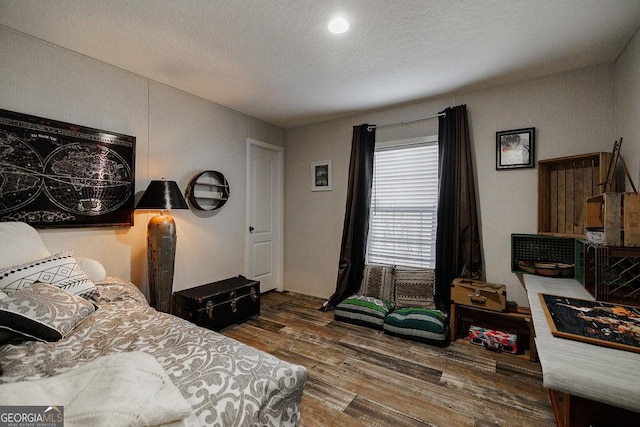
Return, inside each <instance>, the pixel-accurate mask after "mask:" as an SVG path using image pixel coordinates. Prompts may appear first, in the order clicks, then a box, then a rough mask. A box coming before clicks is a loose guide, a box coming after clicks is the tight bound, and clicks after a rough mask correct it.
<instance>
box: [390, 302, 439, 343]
mask: <svg viewBox="0 0 640 427" xmlns="http://www.w3.org/2000/svg"><path fill="white" fill-rule="evenodd" d="M383 329H384V331H385V332H388V333H390V334H393V335H398V336H400V337H403V338H410V339H418V340H426V341H437V342H442V341H445V340H446V339H447V335H448V334H447V332H448V329H449V328H448V321H447V315H446V314H444V313H443V312H441V311H440V310H432V309H428V308H422V307H407V308H399V309H397V310H395V311H394V312H392V313H390V314H388V315H387V317H385V319H384V325H383Z"/></svg>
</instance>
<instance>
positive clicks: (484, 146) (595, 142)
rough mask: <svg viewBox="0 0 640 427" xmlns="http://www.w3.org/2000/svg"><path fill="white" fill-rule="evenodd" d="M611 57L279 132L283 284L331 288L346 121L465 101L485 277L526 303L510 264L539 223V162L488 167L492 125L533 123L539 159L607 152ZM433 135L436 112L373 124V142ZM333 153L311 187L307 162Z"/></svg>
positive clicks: (313, 290) (307, 289)
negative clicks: (518, 244) (323, 188)
mask: <svg viewBox="0 0 640 427" xmlns="http://www.w3.org/2000/svg"><path fill="white" fill-rule="evenodd" d="M613 75H614V67H613V64H607V65H601V66H597V67H591V68H586V69H582V70H578V71H574V72H569V73H563V74H557V75H552V76H548V77H544V78H539V79H534V80H527V81H524V82H520V83H515V84H510V85H507V86H502V87H498V88H495V89H491V90H484V91H478V92H471V93H466V94H458V95H455V96H453V95H452V96H449V97H444V98H441V99H438V100H434V101H427V102H422V103H418V104H415V105H411V106H405V107H401V108H392V109H388V110H384V111H378V112H375V113H371V114H366V115H360V116H356V117H353V118H350V119H345V120H337V121H332V122H327V123H322V124H319V125H313V126H307V127H301V128H296V129H291V130H287V131H286V161H285V182H286V185H285V198H286V208H285V211H286V212H285V289H287V290H291V291H296V292H300V293H305V294H310V295H316V296H321V297H328V296H330V295H331V294H332V293H333V291H334V289H335V281H336V274H337V265H338V257H339V252H340V240H341V235H342V222H343V219H344V217H343V216H344V206H345V202H346V201H345V197H346V187H347V173H348V168H349V156H350V148H351V132H352V126H353V125H357V124H360V123H364V122H368V123H376V124H384V123H392V122H399V121H402V120H409V119H412V118H418V117H424V116H428V115H431V114H434V113H437V112H438V111H441V110H442V109H444V108H445V107H447V106H453V105H459V104H466V105H467V109H468V112H469V122H470V123H469V125H470V128H471V139H472V143H473V148H472V149H473V154H474V156H473V157H474V161H475V168H476V175H477V191H478V193H479V194H478V195H479V207H480V221H481V225H482V242H483V249H484V257H485V272H486V278H487V280H488V281H490V282H495V283H505V284H507V289H508V291H507V292H508V298H509V299H510V300H515V301H517V302H518V304H521V305H526V304H527V300H526V294H525V291H524V289H523V286H522V285H521V283H520V281H519V279H518V277H517V276H516V275H515V274H513V273H511V268H510V235H511V233H535V232H536V231H537V199H536V197H537V169H520V170H506V171H505V170H501V171H496V169H495V132H496V131H501V130H508V129H517V128H522V127H531V126H533V127H535V128H536V150H537V156H536V157H537V159H547V158H553V157H559V156H566V155H571V154H580V153H589V152H594V151H609V150H610V149H611V146H612V143H613V92H614V86H613ZM436 133H437V120H435V119H432V120H426V121H422V122H417V123H414V124H411V125H399V126H390V127H385V128H381V129H379V133H378V134H377V141H385V140H394V139H405V138H411V137H416V136H421V135H433V134H436ZM327 159H330V160H333V180H334V181H333V188H334V189H333V191H330V192H311V189H310V177H309V174H310V163H311V162H312V161H316V160H327Z"/></svg>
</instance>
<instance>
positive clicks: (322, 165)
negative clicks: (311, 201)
mask: <svg viewBox="0 0 640 427" xmlns="http://www.w3.org/2000/svg"><path fill="white" fill-rule="evenodd" d="M331 175H332V172H331V160H322V161H320V162H311V191H330V190H332V189H333V179H332V177H331Z"/></svg>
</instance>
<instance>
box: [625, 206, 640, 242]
mask: <svg viewBox="0 0 640 427" xmlns="http://www.w3.org/2000/svg"><path fill="white" fill-rule="evenodd" d="M623 197H624V200H623V206H624V220H623V224H624V245H625V246H630V247H635V248H637V247H640V194H639V193H624V196H623Z"/></svg>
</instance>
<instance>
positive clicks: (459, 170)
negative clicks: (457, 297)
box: [436, 105, 482, 312]
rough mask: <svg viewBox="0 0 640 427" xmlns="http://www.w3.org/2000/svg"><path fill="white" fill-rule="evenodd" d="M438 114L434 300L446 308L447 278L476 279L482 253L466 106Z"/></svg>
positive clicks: (449, 297)
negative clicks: (438, 167) (437, 191)
mask: <svg viewBox="0 0 640 427" xmlns="http://www.w3.org/2000/svg"><path fill="white" fill-rule="evenodd" d="M443 113H445V116H444V117H442V116H441V117H440V118H439V129H438V151H439V156H440V170H439V181H440V192H439V196H438V229H437V235H436V304H437V306H438V308H440V309H441V310H444V311H446V312H449V305H450V300H451V282H452V281H453V279H455V278H456V277H467V278H473V279H480V278H481V276H482V253H481V248H480V230H479V227H478V216H477V208H476V190H475V183H474V179H473V164H472V160H471V141H470V138H469V125H468V122H467V106H466V105H459V106H456V107H451V108H447V109H446V110H445V111H443Z"/></svg>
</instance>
